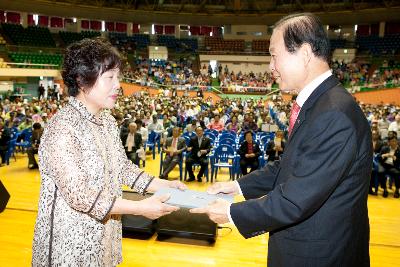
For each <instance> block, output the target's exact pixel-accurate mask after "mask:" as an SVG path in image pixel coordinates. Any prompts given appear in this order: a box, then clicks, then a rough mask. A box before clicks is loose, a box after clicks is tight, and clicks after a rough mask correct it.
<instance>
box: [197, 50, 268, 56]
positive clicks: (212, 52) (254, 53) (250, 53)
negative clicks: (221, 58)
mask: <svg viewBox="0 0 400 267" xmlns="http://www.w3.org/2000/svg"><path fill="white" fill-rule="evenodd" d="M198 54H202V55H245V56H269V55H270V53H269V52H268V51H265V52H260V51H226V50H223V51H215V50H199V51H198Z"/></svg>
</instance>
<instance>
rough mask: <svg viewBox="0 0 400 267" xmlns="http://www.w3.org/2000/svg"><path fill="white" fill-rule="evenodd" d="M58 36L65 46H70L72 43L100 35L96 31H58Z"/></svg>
mask: <svg viewBox="0 0 400 267" xmlns="http://www.w3.org/2000/svg"><path fill="white" fill-rule="evenodd" d="M59 34H60V37H61V39H62V41H63V42H64V44H65V45H70V44H72V43H73V42H77V41H80V40H82V39H85V38H94V37H97V36H100V35H101V34H100V32H96V31H82V32H65V31H60V32H59Z"/></svg>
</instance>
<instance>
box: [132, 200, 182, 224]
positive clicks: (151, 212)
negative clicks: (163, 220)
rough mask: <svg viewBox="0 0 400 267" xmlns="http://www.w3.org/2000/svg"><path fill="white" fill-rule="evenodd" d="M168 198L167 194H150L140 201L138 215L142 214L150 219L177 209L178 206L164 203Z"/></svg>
mask: <svg viewBox="0 0 400 267" xmlns="http://www.w3.org/2000/svg"><path fill="white" fill-rule="evenodd" d="M169 198H170V196H169V195H162V196H152V197H149V198H146V199H143V200H141V201H140V208H139V212H138V215H142V216H144V217H146V218H149V219H151V220H155V219H157V218H160V217H161V216H164V215H167V214H170V213H171V212H174V211H177V210H179V207H175V206H171V205H167V204H164V202H165V201H167V200H168V199H169Z"/></svg>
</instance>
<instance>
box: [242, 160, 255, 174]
mask: <svg viewBox="0 0 400 267" xmlns="http://www.w3.org/2000/svg"><path fill="white" fill-rule="evenodd" d="M239 164H240V169H241V170H242V174H243V175H246V174H247V173H248V172H247V168H248V167H250V168H251V169H250V172H253V171H255V170H257V169H258V158H255V159H254V160H246V159H240V163H239Z"/></svg>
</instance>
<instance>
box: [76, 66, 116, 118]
mask: <svg viewBox="0 0 400 267" xmlns="http://www.w3.org/2000/svg"><path fill="white" fill-rule="evenodd" d="M118 76H119V69H118V68H116V69H111V70H108V71H106V72H104V73H103V74H101V75H100V76H99V77H98V78H97V81H96V83H95V84H94V85H93V87H92V88H90V89H89V90H88V91H87V92H81V93H80V94H84V98H85V100H86V104H87V105H88V106H89V108H90V109H92V110H94V111H96V110H97V111H98V110H100V109H103V108H109V109H112V108H114V106H115V102H116V101H117V97H118V91H119V88H120V84H119V77H118Z"/></svg>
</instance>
